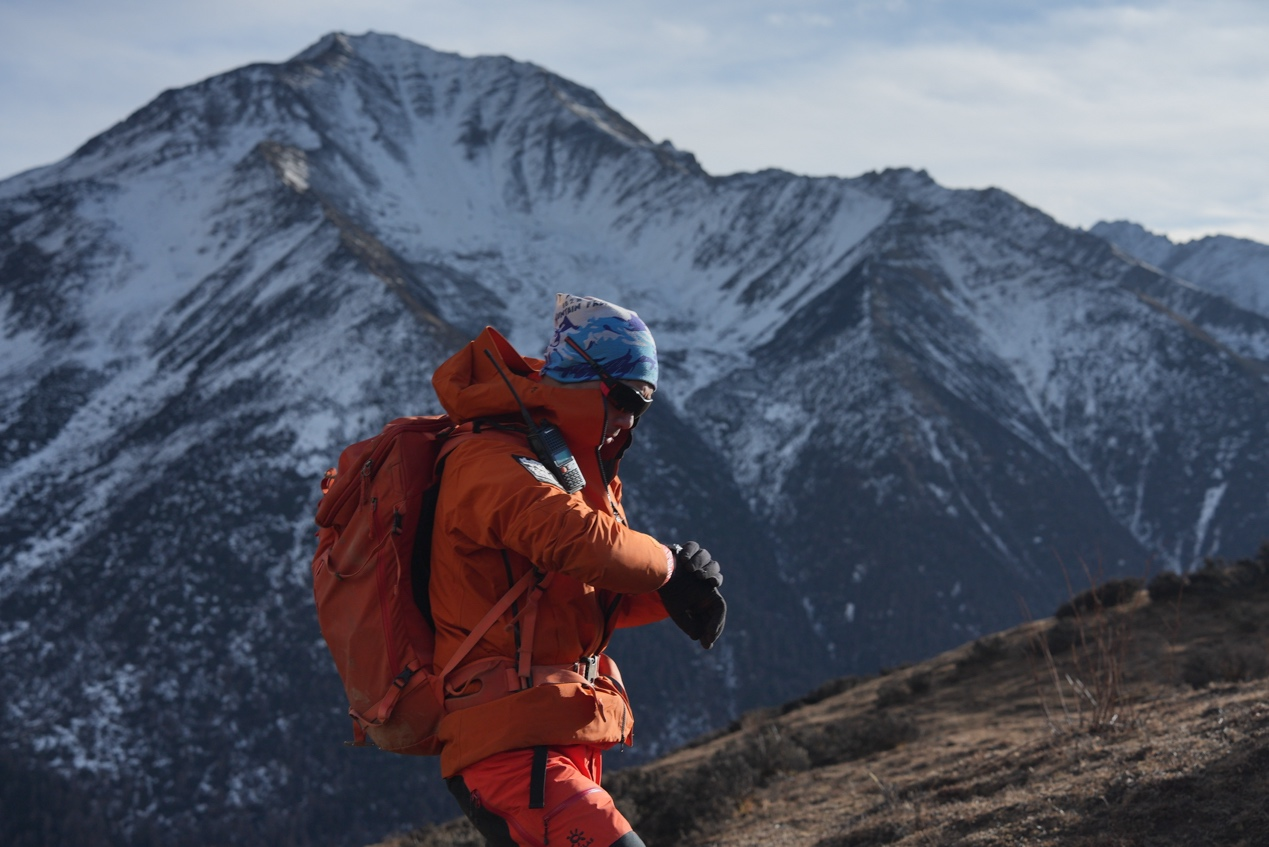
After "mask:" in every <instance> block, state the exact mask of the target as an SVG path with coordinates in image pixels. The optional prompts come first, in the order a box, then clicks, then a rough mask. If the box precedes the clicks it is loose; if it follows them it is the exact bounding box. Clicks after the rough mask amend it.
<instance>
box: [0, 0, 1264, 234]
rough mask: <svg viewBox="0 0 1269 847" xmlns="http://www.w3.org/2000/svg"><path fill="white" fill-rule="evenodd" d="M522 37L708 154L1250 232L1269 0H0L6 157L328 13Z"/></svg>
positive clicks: (241, 59)
mask: <svg viewBox="0 0 1269 847" xmlns="http://www.w3.org/2000/svg"><path fill="white" fill-rule="evenodd" d="M370 30H373V31H377V32H386V33H392V34H395V35H400V36H402V37H405V38H408V39H410V40H412V41H416V42H418V43H421V44H425V45H427V46H429V47H432V48H434V49H437V50H444V51H449V52H456V53H460V54H463V55H467V56H474V55H489V54H498V55H506V56H511V57H512V58H515V59H519V60H523V61H529V62H533V63H535V64H538V65H541V66H543V67H546V68H548V69H550V70H552V71H554V72H556V73H558V74H560V75H562V76H565V77H567V78H569V79H571V80H573V81H574V82H577V83H580V84H582V85H585V86H587V87H588V88H591V89H594V90H595V91H596V92H598V93H599V94H600V96H602V97H603V98H604V100H605V101H607V102H608V104H609V105H610V106H612V107H613V108H615V109H617V110H618V111H619V112H621V113H622V114H623V115H625V116H626V117H627V118H628V119H629V120H630V121H631V122H633V123H634V124H635V125H636V126H638V127H639V128H640V129H642V130H643V131H644V133H646V134H647V135H648V136H650V137H652V138H653V139H654V140H656V141H660V140H663V139H669V140H670V141H671V142H672V143H673V144H674V145H675V146H676V147H678V148H679V149H682V150H688V151H691V152H692V153H693V154H695V155H696V157H697V159H698V160H699V161H700V163H701V165H702V166H703V167H704V168H705V169H706V170H707V171H709V172H710V173H713V174H728V173H734V172H737V171H755V170H760V169H763V168H768V167H775V168H781V169H784V170H788V171H792V172H794V173H799V174H806V175H812V176H823V175H833V176H844V177H851V176H857V175H859V174H862V173H865V172H868V171H873V170H881V169H883V168H887V167H901V166H902V167H912V168H920V169H924V170H926V171H927V172H928V173H929V174H930V176H931V177H933V178H934V179H935V180H936V181H937V182H939V183H940V184H942V185H945V186H948V187H951V188H983V187H987V186H995V187H997V188H1001V189H1004V190H1005V191H1008V192H1009V193H1011V194H1013V195H1015V196H1016V197H1018V198H1020V199H1021V200H1023V201H1024V202H1026V203H1029V204H1031V205H1033V206H1036V207H1038V208H1040V209H1041V210H1043V211H1044V212H1046V213H1048V214H1050V215H1052V216H1053V217H1055V218H1057V219H1058V220H1059V221H1061V222H1062V223H1065V224H1068V225H1071V226H1079V227H1085V228H1087V227H1091V226H1092V225H1093V224H1094V223H1096V222H1097V221H1099V220H1124V219H1126V220H1131V221H1134V222H1136V223H1139V224H1141V225H1142V226H1145V227H1146V228H1147V229H1149V230H1151V231H1153V232H1157V233H1159V234H1163V235H1167V236H1168V237H1170V238H1171V239H1172V240H1173V241H1177V242H1182V241H1188V240H1190V239H1193V238H1197V237H1201V236H1204V235H1211V234H1225V235H1234V236H1240V237H1244V238H1253V239H1255V240H1257V241H1261V242H1265V243H1269V1H1267V0H1064V1H1063V0H835V2H834V1H833V0H784V2H759V0H625V2H623V3H621V4H617V3H598V2H594V0H358V2H357V3H350V2H348V1H347V0H217V1H216V2H207V0H202V1H201V2H198V3H194V2H187V0H112V2H110V3H101V2H98V1H97V0H0V179H4V178H6V177H9V176H12V175H13V174H16V173H19V172H21V171H23V170H26V169H28V168H32V167H36V166H39V165H44V164H48V163H51V162H54V161H57V160H59V159H61V158H63V157H65V156H67V155H69V154H70V153H71V152H73V151H74V150H75V149H76V148H77V147H78V146H79V145H80V144H82V143H83V142H85V141H87V140H88V139H89V138H91V137H92V136H94V135H96V134H97V133H99V132H102V131H103V130H105V129H108V128H109V127H110V126H111V125H113V124H114V123H116V122H118V121H120V120H123V119H124V118H125V117H127V115H128V114H130V113H131V112H133V111H135V110H136V109H138V108H140V107H141V106H143V105H144V104H145V103H147V102H149V101H150V100H151V99H153V98H154V97H155V96H157V95H158V94H159V93H160V92H161V91H163V90H165V89H168V88H179V87H182V86H185V85H189V84H192V83H194V82H198V81H199V80H201V79H204V78H206V77H208V76H213V75H215V74H218V73H223V72H225V71H228V70H231V69H233V68H236V67H240V66H242V65H245V64H249V63H253V62H281V61H285V60H286V59H288V58H289V57H291V56H293V55H295V54H296V53H299V52H300V51H301V50H303V49H304V48H305V47H307V46H308V45H310V44H312V43H313V42H315V41H317V40H318V39H319V38H320V37H321V36H322V35H324V34H325V33H327V32H331V31H342V32H347V33H351V34H358V33H362V32H366V31H370Z"/></svg>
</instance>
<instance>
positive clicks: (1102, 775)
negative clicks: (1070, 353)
mask: <svg viewBox="0 0 1269 847" xmlns="http://www.w3.org/2000/svg"><path fill="white" fill-rule="evenodd" d="M1059 613H1060V615H1059V616H1055V617H1053V618H1048V619H1045V620H1040V621H1035V622H1033V623H1029V624H1026V625H1023V626H1020V627H1017V628H1015V629H1013V630H1010V631H1008V632H1004V633H1000V634H997V635H993V636H989V637H986V638H983V639H980V640H978V641H975V642H973V643H971V644H967V645H964V646H963V647H961V648H959V649H957V650H953V651H951V652H949V653H945V654H943V655H941V656H938V657H936V658H934V659H931V660H929V661H926V662H922V663H920V664H917V665H913V666H910V667H904V668H901V669H897V670H894V671H891V672H889V673H886V674H882V675H879V676H877V677H874V678H870V679H845V680H839V681H836V682H833V683H830V684H829V685H826V686H824V687H823V688H822V689H820V690H819V691H817V692H815V693H813V694H811V695H809V696H807V697H805V698H803V699H802V700H799V701H796V702H793V703H789V704H786V705H785V706H784V707H782V708H775V709H768V710H762V711H759V712H754V713H751V714H748V715H745V716H744V717H742V718H741V719H740V720H739V721H737V722H736V723H735V724H734V725H733V726H731V727H729V728H728V729H727V730H725V731H722V732H718V733H715V734H713V735H711V736H708V737H706V738H702V739H699V740H698V741H697V742H695V743H694V744H692V745H690V746H688V747H686V748H684V749H681V750H679V751H676V752H675V753H673V754H671V755H669V756H667V757H665V758H664V759H661V760H659V761H657V762H653V763H651V764H648V765H645V766H642V767H639V768H633V769H630V770H625V771H621V772H618V773H615V774H613V775H612V777H611V778H610V779H607V780H606V782H607V785H608V788H609V790H610V791H611V792H612V793H613V796H614V797H615V798H616V799H617V803H618V805H619V807H621V808H622V810H623V811H624V812H625V814H626V815H627V816H628V817H629V818H630V819H631V821H632V822H633V823H634V824H635V827H636V829H637V830H638V832H639V833H640V835H641V836H642V837H643V839H644V840H645V841H646V842H647V844H648V845H649V847H677V846H678V845H717V846H718V847H757V845H763V847H793V845H797V847H865V846H866V845H903V846H904V847H918V845H921V847H924V846H925V845H930V847H933V845H964V847H970V845H973V846H974V847H1005V845H1008V847H1017V845H1035V847H1041V845H1063V847H1137V845H1140V846H1141V847H1145V846H1146V845H1149V847H1194V845H1215V844H1220V845H1245V847H1264V845H1269V680H1267V679H1266V676H1267V675H1269V659H1267V657H1269V649H1267V648H1269V546H1267V547H1265V548H1262V550H1261V551H1260V553H1259V555H1258V556H1257V557H1256V558H1255V559H1249V560H1242V561H1239V562H1235V563H1232V564H1230V563H1223V562H1209V563H1208V565H1207V567H1205V568H1204V569H1203V570H1201V571H1199V572H1197V573H1194V574H1191V575H1189V576H1187V577H1180V576H1176V575H1174V574H1164V575H1162V576H1160V577H1157V578H1156V579H1154V580H1153V581H1152V582H1151V583H1150V585H1149V586H1148V588H1147V587H1144V586H1143V585H1142V584H1141V583H1140V582H1123V583H1112V584H1108V585H1104V586H1099V587H1098V588H1097V589H1095V590H1090V591H1088V592H1085V593H1084V594H1081V595H1079V596H1077V597H1074V598H1072V601H1071V603H1068V604H1066V605H1064V606H1063V608H1062V609H1060V610H1059ZM480 844H481V841H480V840H479V838H478V837H477V836H476V834H475V832H474V831H473V830H471V828H470V827H469V826H468V825H467V823H466V822H465V821H461V820H460V821H454V822H451V823H448V824H444V825H441V826H436V827H428V828H425V829H422V830H419V831H416V832H413V833H409V834H406V835H401V836H395V837H393V838H391V839H389V840H388V841H386V842H384V846H383V847H389V845H390V846H391V847H459V846H460V845H461V846H462V847H478V846H479V845H480Z"/></svg>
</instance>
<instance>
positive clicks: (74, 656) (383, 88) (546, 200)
mask: <svg viewBox="0 0 1269 847" xmlns="http://www.w3.org/2000/svg"><path fill="white" fill-rule="evenodd" d="M1257 246H1258V245H1257ZM1130 254H1131V255H1130ZM1191 282H1192V280H1191ZM0 286H2V287H0V308H3V313H2V317H0V320H2V321H3V338H2V339H0V354H2V361H3V367H2V369H0V398H3V403H2V404H0V409H2V410H3V411H2V413H0V414H2V415H3V417H0V651H3V657H4V661H3V670H2V673H3V689H2V690H3V691H4V692H5V693H4V695H3V703H4V706H5V710H6V712H5V713H6V717H7V718H8V720H7V721H6V723H5V729H4V730H3V731H2V732H0V738H2V739H3V744H4V746H5V748H6V750H7V751H8V754H9V755H10V756H19V757H25V758H26V759H27V760H29V761H31V762H37V763H39V766H40V767H47V768H52V769H53V770H54V771H56V772H58V773H61V774H64V775H76V779H77V781H78V782H79V783H80V784H82V785H84V786H86V788H85V791H88V792H90V793H91V795H92V796H93V797H94V798H96V802H98V803H99V805H101V807H102V809H103V812H102V814H103V815H104V816H105V817H108V818H110V819H113V820H116V821H120V822H122V825H123V826H124V827H125V829H126V830H127V831H129V832H131V833H133V837H134V839H140V838H141V837H142V836H144V835H146V834H147V833H148V834H151V835H152V836H153V837H154V838H155V839H156V840H157V841H158V842H159V843H172V842H173V841H189V842H190V843H200V844H201V843H213V842H217V841H230V840H232V841H233V842H234V843H239V844H251V843H256V842H259V843H273V841H275V840H277V839H278V838H280V837H282V836H281V834H282V833H286V834H287V837H288V838H292V839H293V840H296V841H297V842H298V843H305V842H311V843H347V842H348V841H349V840H350V839H352V838H355V837H356V836H358V835H365V836H369V837H370V838H376V837H379V836H381V835H383V834H384V833H386V832H387V831H389V830H391V829H393V828H394V827H395V826H398V825H405V824H409V823H412V822H417V821H418V820H420V819H422V818H424V817H426V816H429V815H437V814H446V815H448V814H452V811H453V810H452V809H451V808H450V806H449V803H450V801H449V799H448V797H447V796H446V794H445V792H444V790H443V788H442V787H441V786H440V785H439V784H438V781H437V780H436V778H435V776H436V773H435V766H434V763H432V762H429V761H417V760H410V759H404V758H400V757H392V756H389V755H387V754H376V753H373V752H371V751H363V750H348V749H345V748H344V747H342V746H341V742H342V741H343V740H344V739H345V738H347V737H349V726H348V721H347V718H346V717H345V716H344V715H343V708H344V707H343V706H342V705H341V703H342V699H341V698H342V691H341V689H340V686H339V682H338V679H337V677H336V676H335V674H334V669H333V667H332V666H331V663H330V660H329V656H328V654H327V652H326V648H325V646H324V644H323V643H322V642H321V641H320V637H319V635H318V632H317V627H316V623H315V619H314V616H313V612H312V606H311V596H310V593H309V584H308V573H309V572H308V564H309V560H310V558H311V554H312V547H313V539H312V530H313V526H312V514H313V509H314V507H315V505H316V500H317V496H318V488H317V483H318V480H320V477H321V474H322V472H323V471H324V470H325V468H326V467H328V466H329V465H331V464H333V462H334V460H335V458H336V457H337V456H338V453H339V450H340V448H341V447H342V446H343V445H345V444H347V443H350V442H352V441H354V440H357V439H360V438H363V437H366V436H367V435H369V434H372V433H373V432H375V431H377V430H378V429H379V427H381V426H382V424H383V423H384V422H386V421H387V420H388V419H390V418H392V417H395V416H397V415H400V414H408V413H413V414H421V413H429V412H434V411H438V408H437V405H436V402H435V399H434V397H433V396H432V393H431V389H430V376H431V373H432V370H433V369H434V367H435V366H436V365H437V364H438V363H439V362H440V361H442V360H443V359H444V358H445V357H446V356H448V355H449V354H450V353H451V352H452V351H454V350H455V349H457V348H458V347H459V346H460V345H461V344H463V343H465V342H466V341H467V340H468V339H470V338H471V337H473V336H474V335H475V334H476V333H477V332H478V331H479V329H480V328H481V327H483V326H484V325H486V324H492V325H494V326H497V327H498V328H499V329H501V330H502V331H503V332H504V333H505V334H507V335H508V337H509V338H510V339H511V340H512V342H513V343H515V344H516V345H517V346H518V347H519V348H520V349H521V350H522V351H524V352H526V353H528V354H531V355H537V354H538V353H539V351H540V350H541V349H542V347H543V346H544V344H545V341H546V334H547V332H548V330H549V326H550V313H551V308H552V305H553V302H554V293H555V292H556V291H570V292H574V293H580V294H594V295H597V296H601V297H606V298H609V299H612V300H614V301H616V302H619V303H622V304H624V305H627V306H629V307H631V308H634V309H636V310H637V311H638V312H639V313H640V315H641V316H643V317H644V319H645V320H646V321H647V322H648V324H649V326H650V327H651V328H652V330H653V332H654V334H655V336H656V339H657V343H658V347H659V349H660V351H661V356H662V361H663V383H662V385H661V387H660V390H659V392H658V397H659V398H661V399H660V400H659V402H658V403H657V409H656V411H655V413H653V414H651V415H649V416H648V418H647V420H646V421H645V422H643V423H641V424H640V427H639V430H638V439H637V441H638V443H637V444H636V446H635V448H634V449H633V450H632V453H631V455H630V456H629V457H628V459H627V461H626V463H625V465H624V466H623V476H624V477H625V481H626V490H627V492H628V498H629V501H628V505H629V512H630V514H631V516H632V519H633V521H634V522H635V523H636V525H637V526H639V527H640V528H643V529H647V530H648V531H650V532H652V533H654V534H656V535H657V536H658V537H661V538H663V539H665V540H666V541H683V540H687V539H689V538H695V539H697V540H699V541H701V542H702V543H703V544H704V545H705V546H706V547H708V548H709V549H710V550H711V551H712V552H713V553H714V555H715V556H716V557H717V558H718V559H719V560H720V561H721V562H723V564H724V568H725V572H726V574H727V580H726V586H725V588H726V593H727V597H728V599H729V602H730V610H729V615H728V627H727V632H726V634H725V636H724V638H723V640H722V642H720V644H719V645H718V646H717V647H716V648H715V649H714V650H713V651H711V652H710V653H702V652H700V651H699V650H693V649H692V646H691V645H690V643H688V642H687V641H686V639H685V638H683V637H682V636H681V635H679V634H678V633H677V630H674V629H673V627H672V626H671V625H669V624H663V625H658V626H655V627H649V628H646V629H645V630H643V631H632V632H623V633H622V634H621V635H620V636H619V638H618V643H617V644H616V645H615V649H614V653H615V655H616V657H617V658H618V660H619V661H622V663H623V670H624V671H625V676H626V679H627V682H628V684H629V686H630V688H631V690H632V694H633V697H634V699H635V708H636V711H637V713H638V715H639V728H638V732H637V738H638V744H637V746H636V748H635V749H634V750H633V751H632V752H629V753H624V754H620V755H624V756H628V757H630V758H631V759H635V758H638V757H640V756H647V755H651V754H654V753H656V752H659V751H663V750H664V749H665V748H666V746H667V745H670V744H673V743H675V742H677V741H681V740H683V739H685V738H687V737H689V736H691V735H692V734H695V733H698V732H701V731H703V730H705V729H708V728H711V727H716V726H719V725H721V724H723V723H725V722H727V721H728V720H730V719H732V718H733V717H735V716H736V715H737V714H738V713H739V712H740V711H742V710H744V709H748V708H752V707H755V706H760V705H767V704H772V703H776V702H780V701H781V699H782V698H784V699H787V698H789V697H792V696H796V695H798V694H800V693H802V692H804V691H805V690H806V689H807V688H809V687H811V686H812V685H814V684H816V683H818V682H820V681H822V680H824V679H827V678H830V677H834V676H840V675H843V674H846V673H851V672H856V671H872V670H875V669H876V668H877V667H878V666H879V665H882V664H893V663H897V662H901V661H906V660H910V659H915V658H918V657H921V656H925V655H929V654H931V653H933V652H934V651H936V650H940V649H943V648H945V647H948V646H952V645H954V644H956V643H959V642H961V641H964V640H965V639H966V638H972V637H974V636H976V635H978V634H980V633H984V632H987V631H991V630H994V629H997V628H1000V627H1003V626H1006V625H1008V624H1011V623H1014V622H1016V621H1017V620H1018V619H1019V618H1020V616H1022V615H1023V614H1026V612H1023V611H1020V605H1019V601H1020V600H1021V601H1023V603H1024V604H1025V606H1026V607H1028V608H1029V609H1030V610H1031V612H1033V613H1034V614H1036V615H1043V614H1047V613H1048V612H1049V611H1050V610H1051V608H1052V606H1053V605H1055V604H1056V603H1057V602H1058V600H1059V599H1062V598H1063V597H1065V595H1066V592H1067V590H1068V588H1067V585H1068V582H1067V580H1068V577H1069V579H1070V580H1071V582H1074V583H1076V584H1077V585H1078V584H1079V583H1081V582H1083V581H1085V580H1086V577H1085V576H1084V573H1083V569H1084V568H1085V566H1087V567H1088V568H1089V569H1091V570H1094V571H1097V572H1100V573H1103V574H1105V575H1110V574H1112V573H1128V574H1140V573H1142V572H1144V571H1145V570H1146V569H1147V568H1155V569H1158V568H1160V567H1165V566H1167V567H1176V568H1184V567H1187V566H1189V565H1190V564H1192V563H1193V562H1195V561H1196V560H1198V559H1199V558H1201V557H1203V556H1205V555H1213V554H1223V553H1229V554H1231V555H1235V554H1241V553H1245V552H1246V551H1248V550H1251V549H1254V547H1255V545H1256V544H1257V543H1258V541H1259V540H1260V535H1261V533H1262V527H1263V526H1264V525H1265V519H1266V517H1267V516H1269V515H1267V513H1269V503H1266V499H1265V496H1264V493H1263V486H1262V485H1261V484H1260V481H1261V480H1262V479H1263V478H1264V477H1265V473H1266V470H1269V455H1266V452H1265V446H1264V445H1265V439H1264V434H1265V433H1264V427H1265V421H1266V420H1269V390H1267V388H1266V383H1265V371H1266V365H1267V364H1269V318H1266V317H1264V316H1263V315H1262V314H1260V313H1258V312H1257V311H1256V310H1255V309H1253V308H1251V307H1250V306H1249V305H1248V304H1246V303H1242V302H1241V301H1237V300H1232V298H1226V297H1222V296H1217V295H1216V294H1213V293H1209V292H1207V291H1204V290H1202V289H1201V288H1197V287H1195V286H1194V285H1191V284H1189V283H1188V282H1185V281H1182V280H1180V279H1177V278H1176V277H1174V276H1172V275H1170V274H1169V273H1168V272H1167V271H1166V269H1163V266H1162V265H1160V264H1159V263H1157V262H1153V261H1150V260H1149V259H1148V258H1147V257H1144V256H1140V257H1138V255H1137V254H1133V251H1132V250H1130V249H1128V248H1122V249H1116V248H1114V247H1112V246H1111V244H1110V243H1108V242H1107V241H1106V240H1103V239H1102V238H1101V237H1098V236H1097V235H1094V234H1090V233H1085V232H1081V231H1078V230H1071V229H1068V228H1065V227H1063V226H1061V225H1059V224H1057V223H1056V222H1055V221H1053V220H1052V219H1051V218H1049V217H1048V216H1046V215H1044V214H1043V213H1041V212H1040V211H1038V210H1035V209H1032V208H1029V207H1027V206H1025V205H1023V204H1022V203H1020V202H1019V201H1017V200H1016V199H1014V198H1012V197H1010V196H1009V195H1007V194H1005V193H1003V192H1000V191H995V190H989V191H951V190H947V189H945V188H942V187H940V186H939V185H937V184H936V183H935V182H934V181H933V180H932V179H930V178H929V177H928V176H927V175H926V174H924V173H923V172H916V171H910V170H896V171H886V172H884V173H873V174H868V175H865V176H862V177H858V178H855V179H826V178H806V177H799V176H795V175H792V174H787V173H783V172H778V171H766V172H762V173H757V174H738V175H734V176H728V177H717V176H712V175H709V174H707V173H705V172H704V171H703V170H702V169H701V168H700V167H699V166H698V165H697V163H696V161H695V160H694V159H693V157H692V156H691V155H690V154H688V153H685V152H682V151H679V150H677V149H675V148H674V147H673V146H672V145H671V144H670V143H669V142H661V143H654V142H653V141H651V140H650V139H648V138H646V137H645V136H644V135H643V134H642V133H641V132H640V131H639V130H638V129H637V128H635V127H634V126H632V125H630V124H629V123H628V122H627V121H626V120H624V119H623V118H622V117H621V116H620V115H618V114H617V113H616V112H614V111H613V110H611V109H610V108H609V107H608V106H607V105H605V104H604V102H603V101H602V100H601V99H600V98H599V97H598V96H597V95H596V94H595V93H593V92H591V91H589V90H587V89H584V88H582V87H580V86H578V85H576V84H574V83H572V82H569V81H567V80H564V79H561V78H560V77H558V76H555V75H553V74H551V73H549V72H548V71H545V70H543V69H541V68H539V67H536V66H533V65H529V64H524V63H518V62H514V61H512V60H510V59H505V58H476V59H469V58H463V57H459V56H456V55H449V54H443V53H438V52H435V51H432V50H429V49H427V48H425V47H422V46H419V45H416V44H412V43H409V42H406V41H403V40H400V39H397V38H393V37H390V36H384V35H374V34H371V35H365V36H358V37H348V36H344V35H331V36H328V37H326V38H325V39H323V40H322V41H321V42H319V43H318V44H316V45H314V46H313V47H311V48H309V49H308V50H306V51H304V52H303V53H301V54H300V55H298V56H296V57H295V58H294V59H292V60H290V61H288V62H285V63H282V64H277V65H272V64H268V65H266V64H261V65H253V66H250V67H246V68H242V69H240V70H237V71H233V72H231V73H227V74H224V75H222V76H218V77H215V78H213V79H210V80H207V81H205V82H203V83H200V84H198V85H194V86H191V87H189V88H185V89H181V90H175V91H168V92H165V93H164V94H163V95H161V96H160V97H158V98H157V99H156V100H155V101H154V102H152V103H151V104H149V105H148V106H146V107H144V108H143V109H141V110H140V111H138V112H137V113H136V114H134V115H132V116H131V117H130V118H128V119H127V120H126V121H124V122H123V123H121V124H119V125H117V126H115V127H114V128H112V129H110V130H109V131H107V132H105V133H103V134H102V135H100V136H98V137H96V138H94V139H92V140H91V141H90V142H88V143H87V144H86V145H85V146H84V147H83V148H81V149H80V150H79V151H77V152H76V153H75V154H74V155H72V156H71V157H70V158H68V159H66V160H65V161H63V162H60V163H57V164H55V165H52V166H49V167H46V168H41V169H38V170H34V171H30V172H27V173H25V174H21V175H18V176H16V177H13V178H11V179H9V180H6V181H4V182H3V183H0ZM613 756H614V757H616V758H617V760H616V761H613V762H611V763H610V766H613V765H616V764H619V763H620V758H619V755H618V754H613Z"/></svg>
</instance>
